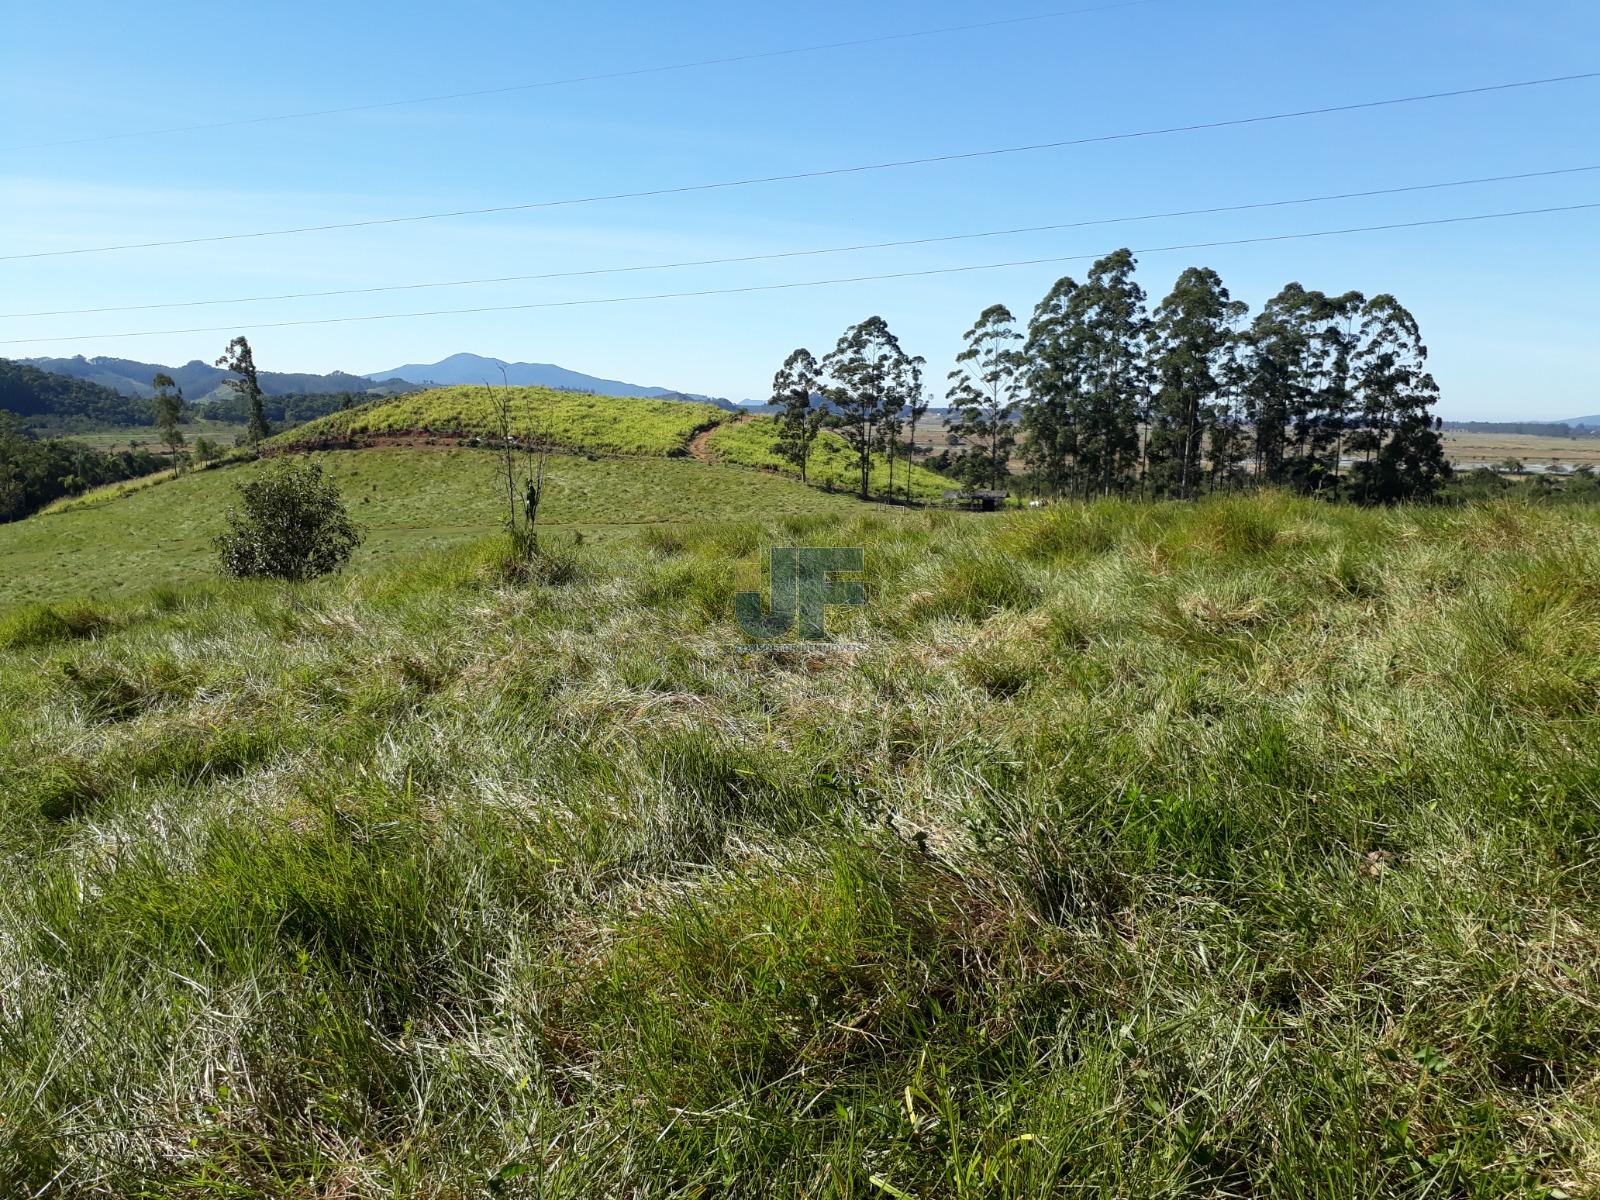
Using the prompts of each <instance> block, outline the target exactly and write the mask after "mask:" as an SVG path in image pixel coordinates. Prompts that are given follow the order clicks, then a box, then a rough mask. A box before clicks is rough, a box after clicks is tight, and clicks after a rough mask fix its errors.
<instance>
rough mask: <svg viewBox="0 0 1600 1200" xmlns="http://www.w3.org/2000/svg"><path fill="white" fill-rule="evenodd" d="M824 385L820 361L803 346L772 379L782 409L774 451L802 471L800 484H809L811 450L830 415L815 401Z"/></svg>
mask: <svg viewBox="0 0 1600 1200" xmlns="http://www.w3.org/2000/svg"><path fill="white" fill-rule="evenodd" d="M821 384H822V373H821V371H820V369H819V368H818V366H817V360H816V359H815V358H814V357H812V354H811V351H809V350H807V349H805V348H804V347H801V348H800V349H798V350H796V351H794V353H792V354H790V355H789V357H788V358H786V359H784V360H783V366H781V367H779V368H778V372H777V374H775V375H774V376H773V377H772V403H773V404H775V405H777V406H778V408H779V410H780V411H779V413H778V441H777V443H776V445H775V446H774V447H773V449H775V450H776V451H777V452H778V453H779V454H780V455H781V456H782V457H783V458H784V459H785V460H786V461H788V462H790V463H793V464H794V466H796V467H797V468H799V471H800V482H801V483H804V482H806V471H807V468H808V466H809V464H810V462H811V447H812V445H813V444H814V443H815V442H816V440H817V434H818V433H819V432H820V431H821V429H822V424H823V421H824V420H825V419H826V418H827V415H828V410H827V409H826V408H825V407H824V406H822V405H819V404H816V403H814V402H813V397H814V396H815V395H816V393H817V389H818V388H819V387H820V386H821Z"/></svg>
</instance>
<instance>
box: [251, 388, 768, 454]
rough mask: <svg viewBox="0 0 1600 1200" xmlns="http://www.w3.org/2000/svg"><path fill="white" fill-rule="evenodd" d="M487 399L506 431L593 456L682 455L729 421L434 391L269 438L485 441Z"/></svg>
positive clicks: (708, 408) (647, 403)
mask: <svg viewBox="0 0 1600 1200" xmlns="http://www.w3.org/2000/svg"><path fill="white" fill-rule="evenodd" d="M492 395H500V396H502V397H504V398H505V399H506V400H507V401H508V402H509V405H510V415H511V424H512V431H513V433H515V434H516V435H518V436H520V437H533V438H537V439H539V440H540V441H542V442H545V443H547V444H549V445H554V446H562V447H567V448H570V449H574V450H583V451H590V452H592V453H596V454H641V455H669V454H685V453H687V452H688V447H689V442H690V439H691V438H693V437H694V435H695V434H696V433H699V432H701V431H703V430H706V429H710V428H712V427H713V426H715V425H717V424H719V423H721V422H724V421H730V420H733V419H734V418H735V416H736V414H734V413H730V412H728V411H726V410H724V409H720V408H718V407H717V406H716V405H714V404H693V403H687V402H685V401H681V400H646V399H634V398H624V397H619V396H591V395H587V394H585V393H582V392H561V391H555V390H553V389H551V388H535V387H525V388H505V389H495V390H493V391H491V389H489V388H484V387H470V386H461V387H447V388H435V389H432V390H430V391H425V392H415V393H412V394H410V395H406V396H398V397H393V398H390V399H385V400H378V401H374V402H372V403H370V404H365V405H362V406H361V407H359V408H353V409H350V410H348V411H346V412H339V413H333V414H332V415H330V416H327V417H323V418H320V419H318V420H315V421H310V422H308V423H307V424H305V425H302V426H300V427H298V428H296V429H294V430H291V431H290V432H289V433H287V434H283V435H281V436H280V437H278V438H277V439H276V440H275V444H276V445H279V446H305V445H316V444H319V443H331V442H339V441H343V440H345V439H348V438H351V437H381V436H384V435H389V434H399V433H415V432H427V433H434V434H442V435H452V436H454V435H467V436H472V435H477V436H480V437H481V436H488V435H492V434H495V433H497V432H498V430H499V420H498V416H497V413H496V410H495V407H494V401H493V399H492V398H491V397H492Z"/></svg>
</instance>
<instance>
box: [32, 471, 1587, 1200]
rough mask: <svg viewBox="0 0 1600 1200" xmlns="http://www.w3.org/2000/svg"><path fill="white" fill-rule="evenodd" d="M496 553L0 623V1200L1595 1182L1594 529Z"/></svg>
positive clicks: (1338, 524)
mask: <svg viewBox="0 0 1600 1200" xmlns="http://www.w3.org/2000/svg"><path fill="white" fill-rule="evenodd" d="M354 460H355V461H364V460H361V459H360V456H355V458H354ZM680 465H683V466H685V467H690V468H703V464H692V463H690V464H680ZM775 482H782V481H775ZM157 490H161V489H157ZM797 543H798V544H808V543H809V544H820V545H839V546H852V545H854V546H863V547H865V549H866V565H867V570H866V579H867V590H868V594H869V603H868V605H867V607H866V608H865V609H864V610H860V611H841V612H838V613H836V614H835V616H834V618H833V628H834V631H835V632H836V634H837V635H838V636H839V637H840V638H841V639H849V640H850V641H852V642H859V643H861V644H862V645H864V647H865V648H864V649H861V650H855V651H847V650H835V651H819V652H817V653H792V652H791V653H788V654H744V653H739V652H738V651H737V646H738V643H739V641H740V637H739V634H738V631H737V630H736V628H735V627H734V625H733V622H732V619H731V609H732V595H733V593H734V592H735V591H736V590H739V589H741V588H754V587H757V586H759V585H760V584H761V578H760V572H761V563H762V556H763V553H764V550H765V549H766V548H767V547H768V546H771V545H774V544H779V545H782V544H797ZM495 561H496V546H495V545H494V544H493V543H488V542H486V543H478V544H474V545H468V546H462V547H457V548H455V549H452V550H447V551H439V552H435V553H434V554H432V555H431V556H426V557H423V558H419V559H416V560H413V561H410V562H408V563H405V564H403V565H401V566H395V567H392V568H390V569H387V570H384V569H377V570H373V571H369V572H366V573H358V574H354V575H350V576H347V577H344V578H339V579H334V580H330V581H325V582H321V583H318V584H315V585H309V586H304V587H300V588H290V587H286V586H283V585H266V584H253V585H245V584H221V583H212V584H205V585H197V586H192V587H174V588H167V589H163V590H161V591H158V592H154V593H151V594H148V595H144V596H141V597H135V598H130V599H125V600H117V601H108V602H102V603H87V602H77V603H71V604H64V605H58V606H55V607H51V608H33V609H24V610H21V611H19V612H16V613H13V614H12V615H11V616H10V617H7V618H4V619H0V701H3V702H0V850H3V857H0V871H3V872H4V879H3V885H0V898H3V899H0V980H3V981H4V987H3V990H0V1114H3V1119H0V1194H6V1195H11V1194H17V1195H31V1194H35V1193H37V1192H43V1193H44V1194H51V1195H66V1196H79V1195H83V1196H87V1195H141V1194H160V1195H178V1196H218V1195H252V1196H255V1195H263V1196H292V1197H313V1196H333V1195H337V1196H379V1195H384V1196H388V1195H399V1196H417V1197H421V1196H427V1197H479V1196H487V1195H501V1196H529V1197H565V1196H570V1197H586V1198H587V1197H595V1196H644V1195H651V1196H657V1195H662V1196H665V1195H671V1196H685V1197H688V1196H733V1195H737V1196H771V1197H791V1196H802V1195H803V1196H816V1197H854V1198H864V1197H885V1196H887V1197H918V1198H922V1197H928V1198H933V1197H986V1198H987V1197H1019V1198H1020V1197H1037V1196H1044V1195H1121V1196H1129V1197H1147V1196H1177V1195H1195V1196H1201V1195H1204V1196H1224V1195H1226V1196H1243V1195H1252V1196H1285V1197H1288V1196H1294V1197H1305V1196H1330V1197H1332V1196H1338V1197H1349V1196H1362V1197H1368V1196H1372V1197H1401V1196H1404V1197H1417V1198H1421V1197H1432V1196H1523V1197H1536V1196H1540V1197H1550V1196H1556V1195H1559V1194H1567V1195H1572V1196H1576V1195H1580V1194H1586V1193H1589V1192H1591V1191H1592V1190H1593V1189H1594V1188H1595V1186H1596V1184H1597V1171H1600V1126H1597V1123H1600V1099H1597V1093H1596V1090H1595V1084H1594V1080H1595V1079H1596V1078H1597V1075H1600V1004H1597V1003H1596V995H1597V994H1600V990H1597V985H1600V900H1597V897H1596V891H1595V887H1594V874H1593V867H1592V859H1593V855H1594V847H1595V839H1596V836H1597V834H1600V773H1597V771H1596V768H1595V764H1596V762H1600V722H1597V721H1596V719H1595V718H1596V716H1597V713H1596V704H1597V702H1596V696H1597V694H1600V693H1597V690H1596V687H1597V684H1600V591H1597V589H1596V586H1595V582H1594V581H1595V580H1596V579H1597V578H1600V524H1597V516H1596V515H1595V514H1593V513H1591V512H1590V511H1588V510H1584V511H1574V510H1567V509H1550V508H1535V507H1530V506H1522V505H1517V504H1510V503H1497V504H1493V505H1485V506H1477V507H1468V508H1460V509H1443V508H1436V509H1427V510H1408V509H1397V510H1389V511H1361V510H1356V509H1351V508H1333V507H1330V506H1325V505H1318V504H1314V503H1310V502H1297V501H1291V500H1288V499H1284V498H1282V497H1278V496H1274V495H1271V494H1265V495H1262V496H1259V497H1255V498H1250V499H1235V500H1225V499H1214V500H1211V501H1206V502H1203V503H1199V504H1196V505H1193V506H1177V505H1173V506H1155V505H1151V506H1135V505H1127V504H1119V503H1101V504H1094V505H1089V506H1063V507H1061V508H1058V509H1056V510H1053V511H1049V512H1041V513H1024V514H1015V515H1011V516H1005V517H1001V518H998V519H995V520H962V519H958V518H955V517H953V516H951V515H948V514H939V513H927V514H916V515H909V516H906V515H896V514H882V513H876V512H872V511H869V510H865V509H861V508H842V509H840V510H838V511H837V512H833V513H821V514H816V513H813V514H797V515H794V516H790V517H786V518H782V519H779V520H775V521H750V522H739V521H723V522H717V523H712V524H705V525H701V526H697V527H689V528H682V527H676V528H675V527H666V526H657V527H653V528H651V529H648V530H645V531H643V532H640V533H636V534H633V535H631V536H630V537H629V538H627V539H621V540H617V541H615V542H612V543H607V544H602V545H599V546H595V545H588V546H585V547H582V548H580V549H578V550H577V551H576V552H574V553H573V554H567V553H565V552H564V553H563V555H562V556H561V557H560V560H559V563H558V564H557V565H558V566H559V568H560V569H559V570H552V571H551V572H550V573H549V574H548V575H547V577H546V581H545V582H542V583H536V584H532V585H528V584H512V583H508V582H506V581H505V580H504V579H503V578H502V577H501V576H500V574H499V573H498V572H497V570H496V568H495V565H494V563H495Z"/></svg>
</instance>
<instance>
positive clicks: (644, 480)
mask: <svg viewBox="0 0 1600 1200" xmlns="http://www.w3.org/2000/svg"><path fill="white" fill-rule="evenodd" d="M316 457H318V458H319V459H320V460H321V461H322V462H323V463H324V465H325V466H326V467H327V470H328V472H329V475H330V476H331V477H332V478H333V480H334V481H335V482H337V483H338V485H339V486H340V488H341V489H342V490H343V491H344V493H345V496H346V499H347V501H348V503H349V505H350V508H351V512H352V514H353V516H354V517H355V519H356V522H357V524H358V525H360V526H361V527H362V528H363V529H364V531H365V533H366V544H365V545H364V546H363V547H362V548H361V550H360V551H359V552H358V554H357V558H356V562H355V568H356V569H357V570H361V571H366V570H370V569H373V568H375V567H378V566H381V565H383V564H385V563H389V562H393V561H394V560H396V559H397V558H403V557H406V556H409V555H411V554H414V553H415V552H416V551H417V550H419V549H428V548H433V547H441V546H449V545H455V544H459V543H461V542H466V541H471V540H473V539H475V538H480V537H483V536H485V535H487V534H489V533H492V532H493V531H494V530H495V529H496V528H497V527H499V526H500V525H501V524H502V523H503V522H504V520H505V509H504V507H503V506H504V491H503V487H504V485H503V484H502V483H500V482H499V481H498V480H497V479H496V476H495V471H496V460H495V459H494V457H493V456H492V455H490V454H489V453H487V452H485V451H482V450H469V449H458V448H456V447H454V446H445V447H435V448H430V449H399V448H395V449H382V448H380V449H370V450H359V451H328V452H324V453H321V454H318V455H317V456H316ZM258 469H259V464H258V463H241V464H231V465H228V466H224V467H216V468H213V469H211V470H206V471H192V472H188V473H186V474H184V475H183V476H181V477H180V478H178V479H173V478H172V477H171V476H170V474H167V473H163V474H161V475H157V476H151V477H147V478H145V479H139V480H130V481H128V482H126V483H119V484H112V485H109V486H108V487H105V488H101V489H98V490H96V491H94V492H91V493H88V494H86V495H84V496H78V497H73V498H72V499H69V500H64V501H59V502H58V503H57V504H56V505H54V506H52V508H51V509H49V510H46V512H45V513H42V514H39V515H36V516H33V517H30V518H28V519H26V520H23V521H17V522H14V523H12V524H6V525H0V563H4V564H5V570H4V571H3V572H0V608H4V607H5V606H6V605H10V604H16V603H18V602H27V601H40V600H58V599H63V598H68V597H74V596H85V597H101V596H111V595H119V594H125V593H128V592H135V591H143V590H145V589H148V588H150V587H154V586H156V585H157V584H168V583H189V582H194V581H197V580H202V579H207V578H210V577H211V576H213V575H214V574H215V573H216V566H215V560H214V554H213V551H212V548H211V538H212V537H214V536H215V535H216V534H218V533H220V532H221V530H222V527H223V513H224V512H225V511H226V509H227V508H228V507H229V506H230V505H231V504H232V502H233V492H234V485H235V483H237V482H238V481H239V480H240V479H241V478H243V477H244V476H247V475H248V474H250V473H251V472H254V471H256V470H258ZM546 481H547V483H546V491H545V496H546V503H545V505H544V507H543V510H542V512H541V521H542V522H543V523H545V524H548V525H549V526H550V528H552V529H560V530H565V531H571V530H581V531H584V532H585V533H586V534H587V535H590V536H599V537H606V536H610V535H611V534H612V533H613V532H614V531H617V530H622V529H627V528H630V527H632V526H635V525H640V524H651V523H656V522H665V523H668V524H671V523H682V522H694V521H702V520H718V519H726V518H729V517H732V516H735V515H743V514H745V513H749V512H766V513H771V514H773V515H774V516H779V515H784V514H798V513H816V512H828V511H836V510H838V509H840V508H846V507H849V505H850V501H849V500H848V499H846V498H845V497H843V496H829V495H827V494H825V493H823V492H820V491H817V490H816V489H813V488H804V487H801V486H800V484H799V483H797V482H791V481H789V480H786V479H780V478H777V477H774V476H770V475H764V474H761V473H759V472H755V471H744V470H739V469H738V468H735V467H718V466H710V465H707V464H705V463H699V462H693V461H691V460H687V459H682V460H679V459H666V458H654V459H652V458H632V459H600V460H597V461H593V462H591V461H589V460H588V459H587V458H584V457H582V456H576V455H551V456H550V458H549V459H548V462H547V466H546Z"/></svg>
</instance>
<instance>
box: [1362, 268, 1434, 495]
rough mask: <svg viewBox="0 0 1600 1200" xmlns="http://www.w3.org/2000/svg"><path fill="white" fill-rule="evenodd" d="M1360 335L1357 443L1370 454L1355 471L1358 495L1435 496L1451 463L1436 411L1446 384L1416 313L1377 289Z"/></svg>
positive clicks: (1364, 313)
mask: <svg viewBox="0 0 1600 1200" xmlns="http://www.w3.org/2000/svg"><path fill="white" fill-rule="evenodd" d="M1358 336H1359V338H1360V344H1359V346H1357V348H1356V349H1355V351H1354V353H1353V354H1352V356H1351V367H1352V374H1353V378H1354V393H1355V399H1356V402H1357V405H1358V407H1359V414H1360V420H1361V428H1360V429H1359V430H1358V431H1357V432H1356V433H1355V434H1353V435H1352V436H1351V438H1350V447H1351V449H1352V450H1355V451H1358V452H1361V453H1363V454H1364V456H1365V457H1364V458H1363V460H1362V461H1361V462H1359V463H1357V464H1356V468H1355V472H1354V476H1355V479H1354V488H1355V492H1356V496H1357V498H1358V499H1359V500H1361V501H1362V502H1363V503H1369V504H1389V503H1394V502H1395V501H1397V500H1411V499H1421V498H1425V497H1428V496H1431V495H1432V494H1433V493H1434V492H1435V491H1436V490H1437V489H1438V487H1439V485H1440V483H1442V482H1443V481H1444V480H1445V479H1447V478H1449V476H1450V464H1449V463H1448V462H1447V461H1446V460H1445V456H1444V442H1443V439H1442V438H1441V437H1440V436H1439V422H1438V421H1437V420H1436V419H1435V418H1434V416H1433V413H1432V408H1433V405H1434V404H1435V403H1436V402H1437V401H1438V399H1439V385H1438V384H1437V383H1436V382H1435V381H1434V378H1433V376H1432V375H1431V374H1430V373H1429V372H1428V369H1427V363H1428V348H1427V346H1426V345H1424V344H1423V341H1422V333H1421V330H1420V329H1419V328H1418V326H1417V321H1416V318H1415V317H1413V316H1412V315H1411V313H1410V312H1408V311H1407V310H1406V309H1405V307H1404V306H1403V305H1401V303H1400V302H1399V301H1398V300H1396V299H1395V298H1394V297H1393V296H1391V295H1388V294H1387V293H1385V294H1384V295H1380V296H1374V297H1373V298H1372V299H1371V300H1369V301H1367V303H1366V305H1365V306H1364V307H1363V308H1362V310H1361V325H1360V330H1359V334H1358Z"/></svg>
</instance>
